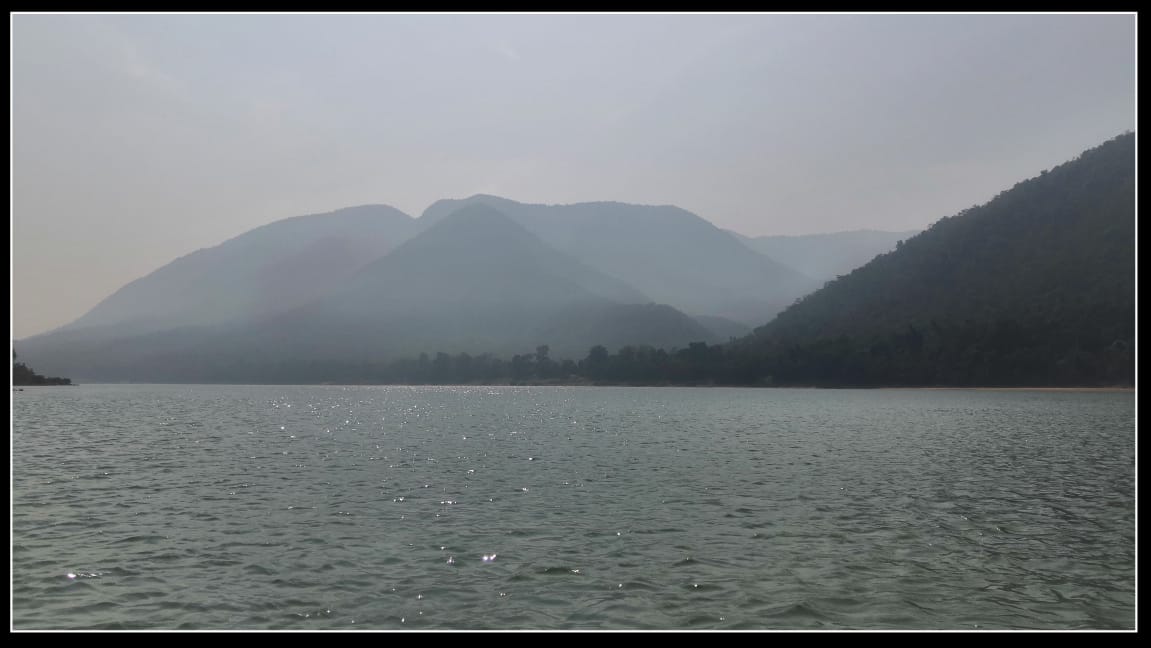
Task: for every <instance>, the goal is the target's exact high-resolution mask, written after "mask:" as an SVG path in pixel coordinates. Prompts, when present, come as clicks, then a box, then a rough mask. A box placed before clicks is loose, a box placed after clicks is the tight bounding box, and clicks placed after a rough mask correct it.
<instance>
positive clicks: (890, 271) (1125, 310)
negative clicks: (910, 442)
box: [725, 133, 1135, 385]
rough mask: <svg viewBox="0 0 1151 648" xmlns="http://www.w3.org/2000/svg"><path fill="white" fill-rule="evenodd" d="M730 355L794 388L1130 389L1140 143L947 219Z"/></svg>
mask: <svg viewBox="0 0 1151 648" xmlns="http://www.w3.org/2000/svg"><path fill="white" fill-rule="evenodd" d="M725 355H727V356H728V359H729V362H731V361H735V359H736V358H742V361H741V362H740V364H742V370H741V371H740V373H741V374H742V376H743V378H744V379H747V378H751V377H753V375H755V377H756V378H759V379H767V378H768V377H770V379H771V380H772V381H773V382H777V383H778V382H783V383H791V384H794V383H807V384H860V385H867V384H907V385H929V384H948V385H962V384H981V385H1057V384H1079V385H1089V384H1133V383H1134V358H1135V135H1134V134H1133V133H1128V134H1124V135H1121V136H1119V137H1117V138H1115V139H1113V140H1111V141H1109V142H1107V143H1105V144H1103V145H1101V146H1099V147H1097V148H1094V149H1091V150H1089V151H1086V152H1085V153H1083V154H1082V155H1080V156H1079V157H1078V158H1076V159H1075V160H1073V161H1071V162H1067V163H1065V164H1062V165H1060V166H1058V167H1056V168H1054V169H1051V170H1050V171H1045V172H1043V173H1042V174H1041V175H1039V176H1037V177H1035V178H1032V179H1030V180H1027V181H1025V182H1021V183H1019V184H1017V185H1015V187H1013V188H1011V189H1009V190H1007V191H1004V192H1003V193H1001V194H999V195H998V196H997V197H996V198H995V199H993V200H992V201H991V202H989V203H987V204H985V205H982V206H979V207H973V208H971V209H968V210H965V211H963V212H961V213H959V214H957V215H955V216H951V217H948V218H944V219H943V220H941V221H939V222H938V223H936V224H935V225H934V226H932V227H931V228H930V229H928V230H927V231H925V232H922V233H921V234H919V235H918V236H915V237H913V238H911V239H909V240H907V241H906V242H904V243H903V244H902V245H900V246H899V248H898V249H896V250H894V251H892V252H890V253H888V254H885V255H881V256H879V257H877V258H876V259H875V260H873V261H872V262H871V263H869V264H867V265H865V266H863V267H862V268H859V269H856V270H855V271H853V272H852V273H851V274H849V275H846V276H843V277H841V278H839V279H838V280H836V281H833V282H830V283H829V284H827V285H826V286H825V287H824V288H823V289H821V290H819V291H816V292H815V293H813V294H810V295H808V296H807V297H805V298H803V299H802V300H800V301H799V302H797V303H796V304H795V305H793V306H792V307H791V308H789V309H787V310H786V311H784V312H783V313H781V314H780V315H779V316H778V317H777V318H776V319H775V320H773V321H771V322H770V323H768V324H767V325H765V326H763V327H761V328H759V329H757V330H756V332H755V333H754V334H753V335H752V336H749V337H748V338H745V339H743V340H741V341H740V342H738V343H737V344H735V345H734V346H733V347H731V348H729V349H728V350H727V353H726V354H725ZM753 360H754V362H753V364H750V363H752V361H753ZM753 367H754V368H753Z"/></svg>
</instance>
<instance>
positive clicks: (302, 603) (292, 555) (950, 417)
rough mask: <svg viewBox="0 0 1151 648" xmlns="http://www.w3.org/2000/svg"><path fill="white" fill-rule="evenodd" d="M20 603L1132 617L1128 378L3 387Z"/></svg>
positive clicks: (1033, 621) (733, 617)
mask: <svg viewBox="0 0 1151 648" xmlns="http://www.w3.org/2000/svg"><path fill="white" fill-rule="evenodd" d="M12 399H13V408H14V412H13V430H12V507H13V508H12V542H13V546H12V551H13V557H12V567H13V570H12V596H13V600H12V611H13V627H15V628H17V629H30V628H105V629H126V628H174V629H182V628H281V629H448V628H451V629H520V628H523V629H535V628H542V629H563V628H572V629H575V628H579V629H598V628H603V629H608V628H612V629H616V628H636V629H671V628H686V629H785V628H787V629H791V628H823V629H842V628H901V629H927V628H931V629H972V628H988V629H994V628H1043V629H1064V628H1133V627H1134V623H1135V613H1134V599H1135V585H1134V579H1135V568H1134V565H1135V524H1134V520H1135V488H1134V483H1135V479H1134V474H1135V448H1134V445H1135V422H1134V421H1135V416H1134V414H1135V412H1134V409H1135V397H1134V394H1133V393H1075V392H975V391H926V390H906V391H903V390H873V391H853V390H784V389H776V390H755V389H685V388H589V387H292V386H288V387H285V386H274V387H273V386H188V385H178V386H176V385H164V386H159V385H87V386H79V387H72V388H26V389H25V391H23V392H19V393H14V394H13V395H12Z"/></svg>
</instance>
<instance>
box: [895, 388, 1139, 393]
mask: <svg viewBox="0 0 1151 648" xmlns="http://www.w3.org/2000/svg"><path fill="white" fill-rule="evenodd" d="M876 389H926V390H965V391H1046V392H1134V391H1135V388H1134V387H877V388H876Z"/></svg>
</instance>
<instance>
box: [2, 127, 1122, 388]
mask: <svg viewBox="0 0 1151 648" xmlns="http://www.w3.org/2000/svg"><path fill="white" fill-rule="evenodd" d="M1134 142H1135V137H1134V134H1131V133H1129V134H1126V135H1123V136H1120V137H1118V138H1115V139H1114V140H1112V141H1110V142H1107V143H1106V144H1104V145H1102V146H1100V147H1097V148H1096V149H1092V150H1090V151H1087V152H1085V153H1084V154H1083V155H1081V156H1080V157H1079V158H1077V159H1075V160H1073V161H1071V162H1068V163H1066V164H1063V165H1060V166H1058V167H1056V168H1054V169H1051V170H1049V171H1045V172H1043V173H1042V174H1040V175H1039V176H1037V177H1035V178H1032V179H1030V180H1027V181H1024V182H1021V183H1019V184H1017V185H1016V186H1015V187H1013V188H1011V189H1009V190H1007V191H1004V192H1003V193H1002V194H1000V195H999V196H997V197H996V198H995V199H994V200H992V201H990V202H989V203H987V204H986V205H982V206H979V207H974V208H972V209H969V210H965V211H964V212H962V213H960V214H957V215H955V216H952V217H948V218H944V219H942V220H940V221H939V222H937V223H935V224H934V225H933V226H932V227H930V228H929V229H927V230H925V231H923V232H920V233H914V232H874V231H866V230H864V231H857V232H845V233H838V234H830V235H811V236H805V237H758V238H750V237H744V236H741V235H738V234H735V233H732V232H727V231H724V230H721V229H719V228H716V227H715V226H714V225H712V224H711V223H709V222H707V221H706V220H704V219H703V218H700V217H699V216H697V215H695V214H692V213H690V212H688V211H686V210H683V209H680V208H677V207H673V206H645V205H629V204H623V203H614V202H598V203H580V204H574V205H540V204H525V203H519V202H515V201H512V200H508V199H506V198H498V197H495V196H488V195H476V196H472V197H470V198H466V199H462V200H441V201H438V202H436V203H434V204H432V205H431V206H430V207H428V209H427V210H425V212H424V213H423V214H422V215H421V216H420V217H419V218H412V217H410V216H408V215H406V214H404V213H402V212H400V211H398V210H396V209H393V208H391V207H388V206H385V205H366V206H361V207H353V208H348V209H341V210H337V211H335V212H331V213H327V214H313V215H309V216H300V217H295V218H289V219H285V220H281V221H277V222H274V223H271V224H268V225H265V226H263V227H259V228H256V229H254V230H251V231H249V232H247V233H244V234H242V235H240V236H238V237H236V238H234V239H231V240H229V241H225V242H224V243H222V244H220V245H218V246H215V247H212V248H208V249H203V250H198V251H196V252H193V253H191V254H188V255H186V256H184V257H181V258H179V259H176V260H175V261H173V262H171V263H169V264H167V265H166V266H164V267H162V268H159V269H158V270H156V271H155V272H153V273H151V274H149V275H147V276H145V277H142V278H140V279H138V280H136V281H133V282H131V283H129V284H128V285H126V286H124V287H123V288H121V289H120V290H118V291H116V292H115V293H114V294H112V295H111V296H110V297H108V298H107V299H105V300H104V301H102V302H101V303H100V304H98V305H97V306H96V307H95V308H93V309H92V310H91V311H90V312H88V313H86V314H85V315H83V316H82V317H80V318H78V319H77V320H76V321H75V322H72V323H70V324H68V325H67V326H64V327H61V328H60V329H57V330H55V331H52V332H49V333H46V334H42V335H38V336H33V337H31V338H27V339H24V340H19V341H17V342H16V343H15V345H14V346H15V348H16V349H17V350H18V351H19V353H20V356H21V357H22V358H27V359H28V360H29V361H30V362H32V363H33V364H34V365H35V366H36V367H38V368H39V369H42V370H44V371H46V372H50V373H52V374H56V375H68V376H71V377H73V378H74V379H77V380H86V381H93V380H105V381H121V380H122V381H155V382H194V381H195V382H218V381H236V382H244V381H252V382H259V381H263V380H268V379H269V377H273V378H274V377H275V376H277V375H288V374H289V373H290V375H292V376H299V377H300V379H301V380H313V379H318V378H317V376H321V375H328V374H325V373H324V371H323V368H324V367H329V368H330V367H334V366H343V367H349V366H353V365H355V366H359V367H360V369H358V370H357V371H356V372H352V373H348V372H346V371H343V372H341V371H336V372H334V373H331V372H330V373H331V375H345V376H346V375H358V376H370V375H372V372H373V371H374V370H373V369H371V368H370V367H371V366H376V365H378V363H381V362H385V361H388V362H390V361H394V360H398V359H404V358H408V359H411V358H415V357H417V356H421V354H429V353H436V352H444V353H455V354H458V356H459V357H460V358H462V360H461V362H464V363H465V364H466V361H467V357H469V354H495V355H496V356H503V357H508V356H511V355H512V354H518V353H522V352H525V351H532V350H535V351H536V353H535V354H534V357H537V358H544V359H547V358H548V354H549V353H551V354H552V356H551V357H553V358H557V359H569V360H570V359H576V358H580V357H582V356H583V355H584V354H586V353H588V349H589V348H591V347H593V346H594V347H595V348H596V349H597V350H596V351H595V352H594V353H593V354H592V355H594V358H592V359H594V363H593V365H594V367H595V369H594V373H595V378H596V379H601V378H604V379H607V378H610V376H611V375H612V374H611V371H610V370H609V368H610V367H611V366H612V365H611V362H623V363H625V364H626V363H635V362H651V363H671V364H668V365H667V366H665V367H664V368H663V369H660V368H659V367H658V366H656V365H651V366H648V367H646V368H643V367H639V368H637V367H635V366H633V367H631V368H630V369H628V370H627V371H626V372H625V373H626V375H628V376H632V377H636V376H647V378H644V380H653V381H661V380H662V381H667V380H669V378H668V376H673V378H671V380H672V381H673V382H674V381H675V380H678V379H677V378H674V376H681V377H685V378H683V379H690V380H692V381H699V380H714V381H716V382H728V383H738V384H748V383H763V382H769V383H775V384H834V385H867V384H1111V383H1128V382H1133V380H1134V345H1135V337H1134V313H1135V306H1134V285H1135V284H1134V266H1135V253H1134V250H1135V248H1134V222H1135V219H1134V182H1135V179H1134V178H1135V173H1134V158H1135V153H1134V151H1135V144H1134ZM821 285H822V286H823V287H822V288H819V286H821ZM756 326H758V328H756V329H755V331H754V333H751V330H752V327H756ZM729 341H730V342H729ZM725 342H729V343H728V344H725V345H724V347H722V348H721V347H718V346H715V345H717V344H718V343H725ZM708 345H712V346H710V347H709V346H708ZM654 347H659V348H665V349H668V350H671V351H673V353H670V354H669V353H663V352H659V353H653V352H651V351H644V349H653V348H654ZM620 348H623V349H624V350H623V351H621V352H620V356H618V358H623V360H618V359H617V360H612V358H617V357H616V356H609V355H608V350H609V349H620ZM677 348H678V349H682V350H683V351H682V352H681V353H674V350H675V349H677ZM625 351H626V353H625ZM444 353H440V356H442V357H445V358H447V357H448V356H445V355H444ZM440 356H438V357H440ZM422 357H426V355H423V356H422ZM486 357H490V356H486ZM589 358H591V356H589ZM453 362H455V360H453ZM373 363H375V364H373ZM529 364H530V363H529ZM421 366H422V365H421ZM461 366H462V365H461ZM484 366H486V367H489V368H492V367H495V366H496V365H492V364H491V363H490V362H487V361H485V364H484ZM541 366H546V367H548V373H549V375H557V374H556V373H555V371H556V367H558V366H559V365H556V364H554V363H552V364H547V362H544V364H543V365H541ZM565 366H566V367H567V369H565V371H571V370H573V369H574V368H575V367H576V365H574V364H568V365H565ZM580 366H582V365H580ZM621 366H622V365H621ZM288 367H290V371H288V369H287V368H288ZM517 367H518V368H517V369H516V371H517V372H519V374H520V375H525V374H524V372H525V371H530V368H527V367H528V365H525V364H524V363H523V362H521V363H520V364H519V365H517ZM669 367H670V369H669ZM277 368H279V369H277ZM493 370H494V371H497V373H498V368H497V369H493ZM421 371H422V370H421ZM661 372H662V373H661ZM405 375H406V374H405ZM420 375H422V374H420ZM440 375H448V374H445V373H443V372H441V374H440ZM492 375H495V374H492ZM621 375H623V374H621Z"/></svg>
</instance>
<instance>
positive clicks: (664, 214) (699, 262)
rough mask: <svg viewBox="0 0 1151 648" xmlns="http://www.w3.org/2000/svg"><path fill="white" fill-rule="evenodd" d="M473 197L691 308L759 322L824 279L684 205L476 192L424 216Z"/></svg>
mask: <svg viewBox="0 0 1151 648" xmlns="http://www.w3.org/2000/svg"><path fill="white" fill-rule="evenodd" d="M469 204H485V205H489V206H492V207H494V208H496V209H499V210H500V211H501V212H503V213H505V214H507V215H508V216H509V217H511V218H512V219H513V220H515V221H516V222H518V223H519V224H520V225H522V226H524V227H525V228H527V229H528V230H529V231H531V232H532V233H534V234H536V235H537V236H539V237H540V238H541V239H542V240H543V241H545V242H546V243H547V244H549V245H551V246H553V247H555V248H556V249H558V250H560V251H561V252H564V253H565V254H568V255H570V256H572V257H574V258H576V259H579V260H580V261H582V262H583V263H585V264H587V265H589V266H592V267H594V268H596V269H598V270H600V271H602V272H604V273H605V274H608V275H611V276H614V277H617V278H619V279H620V280H622V281H624V282H626V283H628V284H630V285H632V286H634V287H635V288H636V289H638V290H640V291H642V292H643V293H644V294H646V295H647V296H648V297H650V298H651V299H652V300H653V301H655V302H657V303H662V304H669V305H671V306H674V307H675V308H677V309H679V310H682V311H684V312H686V313H689V314H691V315H704V316H720V317H725V318H728V319H732V320H736V321H739V322H744V323H749V324H759V323H762V322H763V321H765V320H767V319H769V318H770V317H771V316H773V315H774V314H775V313H777V312H779V311H780V310H781V309H782V308H784V307H785V306H787V305H789V304H790V303H792V302H793V301H794V300H795V299H796V298H797V297H799V296H801V295H803V294H806V293H807V292H809V291H810V290H813V289H814V288H815V287H816V286H817V284H816V283H815V282H814V281H812V280H811V279H809V278H807V277H805V276H803V275H802V274H800V273H798V272H796V271H795V270H792V269H791V268H788V267H786V266H783V265H782V264H779V263H777V262H775V261H773V260H771V259H768V258H766V257H764V256H763V255H761V254H757V253H756V252H754V251H753V250H750V249H748V248H747V246H745V245H743V244H742V243H740V242H739V241H738V240H736V238H735V237H734V236H733V235H732V234H731V233H729V232H725V231H723V230H720V229H719V228H717V227H715V226H714V225H712V224H711V223H709V222H707V221H706V220H704V219H702V218H700V217H699V216H696V215H695V214H692V213H691V212H688V211H685V210H683V209H680V208H678V207H671V206H660V207H653V206H644V205H628V204H624V203H614V202H597V203H579V204H574V205H529V204H524V203H518V202H515V201H512V200H507V199H505V198H497V197H495V196H485V195H477V196H472V197H471V198H467V199H465V200H441V201H439V202H436V203H435V204H433V205H432V206H430V207H429V208H428V209H427V210H425V212H424V213H423V215H422V216H421V217H420V218H419V221H420V222H421V223H425V224H431V223H435V222H436V221H437V220H439V219H441V218H443V217H444V216H445V215H446V214H448V213H451V212H452V211H454V210H456V209H458V208H459V207H460V206H463V205H469ZM425 226H427V225H425Z"/></svg>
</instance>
